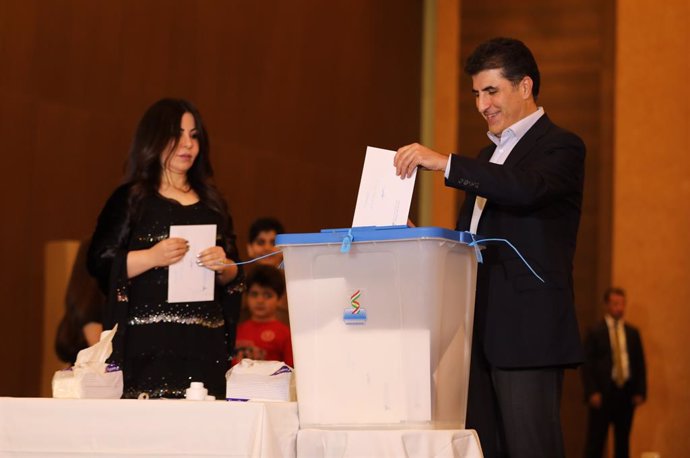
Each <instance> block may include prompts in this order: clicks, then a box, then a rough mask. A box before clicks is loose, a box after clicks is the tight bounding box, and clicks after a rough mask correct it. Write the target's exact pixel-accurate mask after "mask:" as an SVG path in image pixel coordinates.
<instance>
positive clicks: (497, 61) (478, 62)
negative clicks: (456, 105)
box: [465, 37, 539, 100]
mask: <svg viewBox="0 0 690 458" xmlns="http://www.w3.org/2000/svg"><path fill="white" fill-rule="evenodd" d="M493 69H501V74H502V75H503V77H504V78H505V79H507V80H508V81H510V82H512V83H513V84H514V85H517V84H518V83H519V82H520V81H522V78H524V77H525V76H529V77H530V78H531V79H532V82H533V84H532V95H533V96H534V99H535V100H536V99H537V96H538V95H539V67H537V62H536V61H535V60H534V56H533V55H532V52H531V51H530V50H529V48H528V47H527V46H525V44H524V43H523V42H521V41H520V40H516V39H514V38H503V37H499V38H492V39H491V40H489V41H485V42H484V43H482V44H480V45H479V46H477V48H476V49H475V50H474V51H473V52H472V54H470V56H469V57H468V58H467V62H465V73H467V74H468V75H469V76H474V75H476V74H477V73H479V72H482V71H484V70H493Z"/></svg>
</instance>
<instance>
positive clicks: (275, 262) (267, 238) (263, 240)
mask: <svg viewBox="0 0 690 458" xmlns="http://www.w3.org/2000/svg"><path fill="white" fill-rule="evenodd" d="M274 251H278V250H277V249H276V231H261V232H259V235H257V236H256V238H255V239H254V241H253V242H251V243H248V244H247V254H248V255H249V257H250V258H252V259H253V258H258V257H259V256H264V255H267V254H270V253H273V252H274ZM258 262H259V264H267V265H270V266H275V267H277V266H279V265H280V263H281V262H283V255H282V254H276V255H274V256H269V257H267V258H264V259H261V260H259V261H258Z"/></svg>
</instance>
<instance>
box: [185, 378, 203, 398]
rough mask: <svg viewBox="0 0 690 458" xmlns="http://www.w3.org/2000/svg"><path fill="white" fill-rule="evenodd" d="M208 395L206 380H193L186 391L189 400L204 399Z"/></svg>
mask: <svg viewBox="0 0 690 458" xmlns="http://www.w3.org/2000/svg"><path fill="white" fill-rule="evenodd" d="M207 396H208V390H207V389H206V388H204V382H192V384H191V385H189V388H187V389H186V390H185V392H184V397H185V398H186V399H187V400H188V401H204V400H205V399H206V398H207Z"/></svg>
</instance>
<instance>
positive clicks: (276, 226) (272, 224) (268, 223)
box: [249, 217, 285, 243]
mask: <svg viewBox="0 0 690 458" xmlns="http://www.w3.org/2000/svg"><path fill="white" fill-rule="evenodd" d="M266 231H275V233H276V234H282V233H284V232H285V228H283V225H282V224H280V221H278V220H277V219H275V218H270V217H267V218H259V219H257V220H255V221H254V222H253V223H252V225H251V226H250V227H249V243H254V241H255V240H256V238H257V237H258V236H259V234H260V233H262V232H266Z"/></svg>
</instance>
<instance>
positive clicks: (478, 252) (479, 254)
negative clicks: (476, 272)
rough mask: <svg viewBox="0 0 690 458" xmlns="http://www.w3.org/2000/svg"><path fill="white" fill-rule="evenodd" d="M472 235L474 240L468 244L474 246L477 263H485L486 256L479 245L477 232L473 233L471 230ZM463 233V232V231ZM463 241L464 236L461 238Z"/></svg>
mask: <svg viewBox="0 0 690 458" xmlns="http://www.w3.org/2000/svg"><path fill="white" fill-rule="evenodd" d="M469 234H470V236H471V237H472V241H471V242H470V243H468V244H467V246H471V247H472V248H474V257H475V258H477V263H478V264H483V263H484V258H483V257H482V250H481V249H480V248H479V245H477V239H475V238H474V237H475V234H472V233H471V232H470V233H469ZM461 235H462V233H461ZM460 241H461V242H462V241H463V240H462V237H461V239H460Z"/></svg>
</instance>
